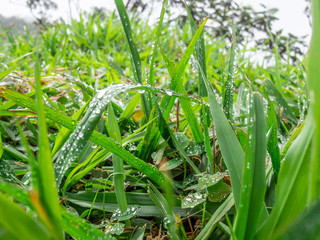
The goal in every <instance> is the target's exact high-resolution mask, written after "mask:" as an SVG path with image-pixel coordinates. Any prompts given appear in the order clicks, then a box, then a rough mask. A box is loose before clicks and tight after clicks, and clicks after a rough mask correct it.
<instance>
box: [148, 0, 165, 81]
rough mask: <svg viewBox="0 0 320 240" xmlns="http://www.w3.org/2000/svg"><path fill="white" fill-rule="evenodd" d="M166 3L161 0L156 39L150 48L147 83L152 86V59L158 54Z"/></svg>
mask: <svg viewBox="0 0 320 240" xmlns="http://www.w3.org/2000/svg"><path fill="white" fill-rule="evenodd" d="M167 4H168V0H163V3H162V8H161V13H160V19H159V23H158V27H157V33H156V40H155V41H154V46H153V50H152V56H151V62H150V75H149V84H150V86H152V87H153V86H154V85H155V79H154V61H155V58H156V57H157V54H158V44H159V40H160V32H161V28H162V23H163V17H164V14H165V12H166V6H167Z"/></svg>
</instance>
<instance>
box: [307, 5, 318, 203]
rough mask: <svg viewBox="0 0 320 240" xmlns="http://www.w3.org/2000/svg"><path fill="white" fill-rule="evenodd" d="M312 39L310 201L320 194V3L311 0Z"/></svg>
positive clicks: (310, 57) (309, 81) (310, 69)
mask: <svg viewBox="0 0 320 240" xmlns="http://www.w3.org/2000/svg"><path fill="white" fill-rule="evenodd" d="M312 18H313V22H312V30H313V31H312V39H311V46H310V56H309V68H308V87H309V95H310V100H311V111H312V112H313V124H314V139H313V141H314V143H313V144H314V147H313V149H312V162H311V168H310V169H312V176H311V178H312V179H311V182H310V184H312V185H311V186H312V189H311V196H310V199H309V200H310V201H313V200H315V199H317V197H318V196H319V194H320V187H319V182H320V177H319V170H320V162H319V160H320V107H319V103H320V82H319V76H320V68H319V62H320V53H319V51H318V49H317V46H319V43H320V30H319V26H320V3H319V1H315V0H313V1H312Z"/></svg>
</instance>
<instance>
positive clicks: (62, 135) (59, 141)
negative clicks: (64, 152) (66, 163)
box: [51, 102, 89, 157]
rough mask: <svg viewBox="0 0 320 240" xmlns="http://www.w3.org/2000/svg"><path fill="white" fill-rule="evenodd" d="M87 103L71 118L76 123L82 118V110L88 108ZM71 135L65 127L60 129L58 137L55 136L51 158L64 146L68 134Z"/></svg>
mask: <svg viewBox="0 0 320 240" xmlns="http://www.w3.org/2000/svg"><path fill="white" fill-rule="evenodd" d="M88 104H89V102H87V103H86V104H84V105H83V106H82V107H81V108H80V109H79V111H77V112H76V113H75V114H74V115H73V116H72V118H73V119H74V120H76V121H78V120H79V119H80V117H81V116H82V114H83V112H84V110H85V109H86V107H87V106H88ZM71 133H72V131H70V129H67V128H65V127H63V128H61V129H60V130H59V133H58V135H57V136H56V140H55V142H54V147H53V149H52V151H51V156H52V157H53V156H54V155H55V154H56V153H57V152H58V151H59V150H60V149H61V147H62V146H63V144H65V142H66V141H67V140H68V138H69V136H70V134H71Z"/></svg>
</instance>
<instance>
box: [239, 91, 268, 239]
mask: <svg viewBox="0 0 320 240" xmlns="http://www.w3.org/2000/svg"><path fill="white" fill-rule="evenodd" d="M251 101H252V100H251ZM263 111H264V109H263V105H262V101H261V95H260V94H258V93H254V94H253V102H252V103H251V108H250V115H249V123H248V141H247V144H246V145H247V149H246V154H245V161H244V167H243V179H242V186H241V196H240V207H239V208H238V212H237V217H236V220H235V234H236V236H237V239H238V240H241V239H248V240H249V239H253V237H254V234H255V232H256V228H257V226H258V223H259V218H260V216H261V213H262V210H263V206H264V195H265V192H266V173H265V159H266V126H265V118H264V113H263Z"/></svg>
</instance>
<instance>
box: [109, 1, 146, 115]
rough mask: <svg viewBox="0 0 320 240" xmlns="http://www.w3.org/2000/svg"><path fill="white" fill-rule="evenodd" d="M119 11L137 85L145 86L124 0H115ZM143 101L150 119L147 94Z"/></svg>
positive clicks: (143, 95) (142, 98)
mask: <svg viewBox="0 0 320 240" xmlns="http://www.w3.org/2000/svg"><path fill="white" fill-rule="evenodd" d="M114 2H115V4H116V6H117V10H118V13H119V16H120V19H121V23H122V27H123V30H124V32H125V34H126V38H127V42H128V44H129V49H130V53H131V59H132V67H133V73H134V77H135V79H136V82H137V83H140V84H143V81H142V72H141V59H140V55H139V52H138V50H137V48H136V46H135V44H134V41H133V38H132V32H131V24H130V20H129V17H128V14H127V11H126V8H125V6H124V4H123V1H122V0H114ZM141 101H142V106H143V111H144V115H145V117H146V119H148V118H149V115H150V109H149V105H148V101H147V97H146V95H145V94H142V95H141Z"/></svg>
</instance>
